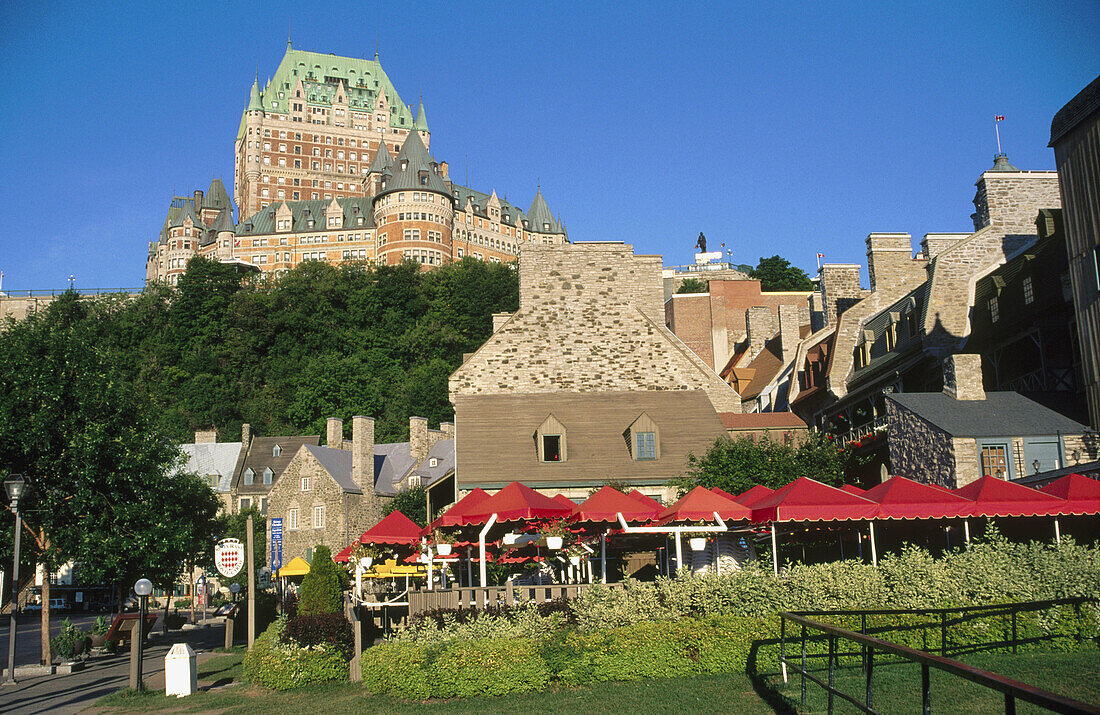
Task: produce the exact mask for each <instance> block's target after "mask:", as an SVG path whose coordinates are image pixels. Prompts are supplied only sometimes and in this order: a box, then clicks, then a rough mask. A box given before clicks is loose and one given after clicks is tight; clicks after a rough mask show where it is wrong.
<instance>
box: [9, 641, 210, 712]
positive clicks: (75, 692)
mask: <svg viewBox="0 0 1100 715" xmlns="http://www.w3.org/2000/svg"><path fill="white" fill-rule="evenodd" d="M219 621H220V619H219ZM224 634H225V631H224V629H223V628H222V626H221V623H220V622H218V623H214V622H212V626H211V627H210V628H200V629H196V630H188V631H173V632H171V633H169V635H168V636H163V635H160V634H159V633H154V634H153V635H152V636H150V638H149V641H148V643H146V646H145V652H144V657H143V658H142V671H143V673H142V676H143V678H144V680H145V682H146V685H147V687H150V688H153V689H163V688H164V656H165V655H166V654H167V653H168V649H169V648H171V647H172V644H174V643H188V644H189V645H190V646H191V647H192V648H193V649H194V650H195V651H196V652H197V653H204V652H208V651H210V650H212V649H213V648H217V647H220V646H221V645H223V643H224ZM19 635H20V636H22V628H20V629H19ZM34 635H35V636H37V629H36V631H35V634H34ZM129 658H130V656H129V653H128V652H123V653H119V654H117V655H105V656H97V657H94V658H91V659H89V660H88V662H87V666H86V667H85V669H84V670H82V671H80V672H78V673H73V674H71V675H54V676H42V677H36V678H25V679H23V680H21V681H20V682H19V683H18V684H17V685H4V686H0V712H3V713H5V714H6V715H32V714H34V713H41V712H50V713H59V714H60V715H67V714H68V713H78V712H81V711H82V710H85V709H87V708H89V707H91V706H92V705H93V704H94V703H95V701H96V700H98V699H99V698H101V697H103V696H105V695H109V694H111V693H113V692H115V691H116V690H118V689H119V688H125V687H126V686H127V685H128V684H129V682H128V681H129V677H130V660H129Z"/></svg>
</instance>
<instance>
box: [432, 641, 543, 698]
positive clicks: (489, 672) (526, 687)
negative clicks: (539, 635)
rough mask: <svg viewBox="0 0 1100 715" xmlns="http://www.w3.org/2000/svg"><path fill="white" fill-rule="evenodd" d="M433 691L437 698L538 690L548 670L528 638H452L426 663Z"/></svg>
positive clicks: (535, 643)
mask: <svg viewBox="0 0 1100 715" xmlns="http://www.w3.org/2000/svg"><path fill="white" fill-rule="evenodd" d="M428 679H429V682H431V683H432V689H433V694H434V695H435V696H436V697H440V698H469V697H473V696H475V695H506V694H508V693H526V692H530V691H532V690H542V689H543V688H545V687H546V684H547V683H548V682H549V681H550V670H549V668H547V667H546V662H545V661H544V660H543V659H542V658H541V657H540V656H539V651H538V643H537V642H536V641H534V640H532V639H529V638H484V639H480V640H475V641H453V642H451V643H447V644H446V645H444V646H443V647H442V650H441V651H440V652H439V653H438V654H437V655H436V657H435V658H434V659H433V660H432V661H431V663H430V664H429V665H428Z"/></svg>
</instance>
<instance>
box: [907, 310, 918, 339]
mask: <svg viewBox="0 0 1100 715" xmlns="http://www.w3.org/2000/svg"><path fill="white" fill-rule="evenodd" d="M918 331H919V327H918V326H917V311H915V310H910V311H909V312H908V313H906V314H905V332H907V333H908V334H909V337H911V338H915V337H917V332H918Z"/></svg>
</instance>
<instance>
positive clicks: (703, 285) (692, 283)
mask: <svg viewBox="0 0 1100 715" xmlns="http://www.w3.org/2000/svg"><path fill="white" fill-rule="evenodd" d="M708 290H710V286H709V285H707V282H706V281H704V280H702V279H700V278H685V279H684V282H683V283H681V284H680V287H679V288H677V289H676V292H677V293H706V292H707V291H708Z"/></svg>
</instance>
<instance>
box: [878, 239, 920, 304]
mask: <svg viewBox="0 0 1100 715" xmlns="http://www.w3.org/2000/svg"><path fill="white" fill-rule="evenodd" d="M867 275H868V276H870V279H871V291H872V292H873V291H876V290H878V289H879V287H880V286H881V287H883V288H896V287H900V286H908V285H910V284H915V283H914V281H918V280H919V279H921V278H923V277H924V262H923V261H915V260H913V239H912V237H911V236H910V235H909V234H907V233H872V234H870V235H868V236H867Z"/></svg>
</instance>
